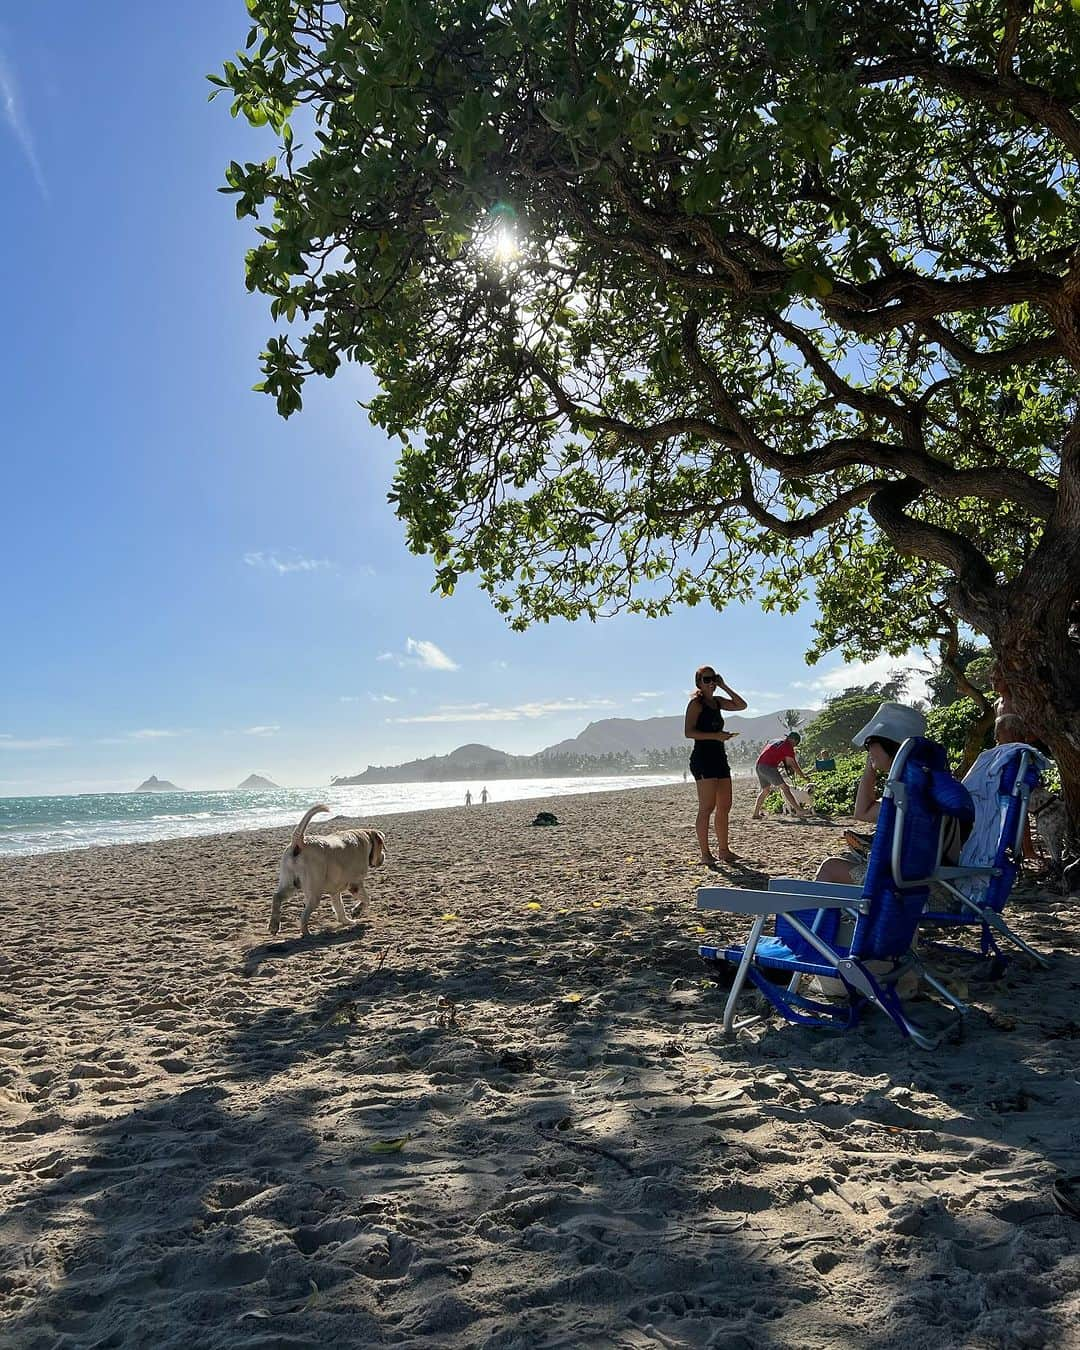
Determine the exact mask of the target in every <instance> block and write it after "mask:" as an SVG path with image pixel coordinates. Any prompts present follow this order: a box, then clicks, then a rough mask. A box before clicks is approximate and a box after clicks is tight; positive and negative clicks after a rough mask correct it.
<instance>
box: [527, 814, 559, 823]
mask: <svg viewBox="0 0 1080 1350" xmlns="http://www.w3.org/2000/svg"><path fill="white" fill-rule="evenodd" d="M558 823H559V820H558V817H557V816H554V815H552V813H551V812H550V811H538V812H537V813H536V819H535V820H534V821H533V824H534V825H558Z"/></svg>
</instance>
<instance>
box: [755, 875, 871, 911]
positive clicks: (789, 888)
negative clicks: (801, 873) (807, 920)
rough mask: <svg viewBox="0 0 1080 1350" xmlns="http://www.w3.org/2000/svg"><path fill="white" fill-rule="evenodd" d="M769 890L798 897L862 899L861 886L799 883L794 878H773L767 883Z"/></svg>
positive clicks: (831, 882)
mask: <svg viewBox="0 0 1080 1350" xmlns="http://www.w3.org/2000/svg"><path fill="white" fill-rule="evenodd" d="M769 890H770V891H773V892H776V891H781V892H784V893H791V894H798V895H824V896H826V897H828V896H840V897H842V898H843V899H845V900H861V899H862V887H861V886H848V885H845V884H844V882H842V881H799V880H798V879H797V878H795V877H773V878H772V879H771V880H770V881H769ZM825 908H828V906H825Z"/></svg>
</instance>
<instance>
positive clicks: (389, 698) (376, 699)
mask: <svg viewBox="0 0 1080 1350" xmlns="http://www.w3.org/2000/svg"><path fill="white" fill-rule="evenodd" d="M368 698H369V699H371V701H372V703H400V702H401V700H400V699H398V698H395V697H394V695H393V694H368Z"/></svg>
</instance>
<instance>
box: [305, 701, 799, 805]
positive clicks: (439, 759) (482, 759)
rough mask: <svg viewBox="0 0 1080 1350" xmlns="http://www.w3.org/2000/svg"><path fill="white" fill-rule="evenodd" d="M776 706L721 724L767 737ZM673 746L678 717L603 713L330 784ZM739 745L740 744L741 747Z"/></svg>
mask: <svg viewBox="0 0 1080 1350" xmlns="http://www.w3.org/2000/svg"><path fill="white" fill-rule="evenodd" d="M798 711H799V712H801V713H802V715H803V717H804V719H805V720H809V718H810V717H812V716H813V715H814V713H813V709H809V708H800V709H798ZM781 715H782V714H781V712H779V711H778V712H772V713H761V714H758V715H757V716H755V717H744V716H742V714H740V713H730V714H729V715H728V716H727V717H725V719H724V725H725V726H726V727H727V729H728V730H730V731H738V732H739V735H740V738H741V739H742V744H743V745H748V746H753V745H754V744H755V743H756V742H759V741H760V742H763V741H766V740H771V739H772V738H773V737H775V736H780V735H782V734H783V731H784V727H783V723H782V722H781V721H780V718H781ZM674 748H679V749H683V748H685V751H686V754H687V757H689V753H690V746H689V743H688V742H687V741H686V740H685V737H684V736H683V718H682V717H647V718H632V717H606V718H601V719H600V720H599V721H596V722H590V723H589V724H588V726H587V727H585V729H584V731H581V732H579V733H578V735H577V736H572V737H570V738H568V739H566V740H562V741H557V742H556V743H555V744H554V745H549V746H546V747H545V748H544V749H543V750H538V751H537V752H536V754H534V755H514V754H510V753H509V752H508V751H506V750H498V749H496V748H495V747H494V746H490V745H481V744H479V743H477V742H470V743H469V744H467V745H459V746H458V747H457V749H455V750H451V751H450V752H449V754H446V755H428V756H427V757H426V758H424V759H413V760H409V761H407V762H406V763H404V764H391V765H375V764H369V765H368V767H367V768H366V769H365V770H364V771H363V773H358V774H345V775H340V776H334V777H332V778H331V779H330V782H331V784H334V785H341V786H346V785H351V784H357V783H395V782H398V783H401V782H405V783H408V782H417V781H427V782H432V781H435V782H438V781H444V782H445V781H454V780H457V779H461V780H466V779H470V778H485V777H486V778H495V777H498V776H499V774H500V773H502V774H503V775H506V774H510V775H512V776H514V775H516V776H518V777H532V776H535V777H543V776H548V775H550V776H554V777H560V776H571V775H573V774H574V773H576V772H580V768H578V767H576V766H575V761H578V760H582V759H598V758H605V757H610V758H612V759H624V758H625V756H627V755H630V756H637V755H649V754H657V753H661V752H664V751H668V750H672V749H674ZM740 748H741V747H740ZM625 767H626V766H625V765H623V764H619V765H616V764H612V765H611V768H612V770H613V771H616V772H618V771H623V770H624V769H625Z"/></svg>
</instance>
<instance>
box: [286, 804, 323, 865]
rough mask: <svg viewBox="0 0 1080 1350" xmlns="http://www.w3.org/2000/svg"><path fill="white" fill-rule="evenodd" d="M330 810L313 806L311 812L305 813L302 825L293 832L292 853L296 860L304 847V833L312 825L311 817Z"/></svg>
mask: <svg viewBox="0 0 1080 1350" xmlns="http://www.w3.org/2000/svg"><path fill="white" fill-rule="evenodd" d="M329 810H330V808H329V807H328V806H313V807H312V808H311V809H310V810H309V811H305V812H304V818H303V820H301V822H300V824H299V825H297V827H296V829H295V830H293V832H292V851H293V857H294V858H295V857H296V855H297V854H298V853H299V852H300V850H301V849H302V848H303V847H304V831H305V830H306V829H307V827H308V826H309V825H310V824H311V817H312V816H317V815H318V814H319V812H320V811H329Z"/></svg>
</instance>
